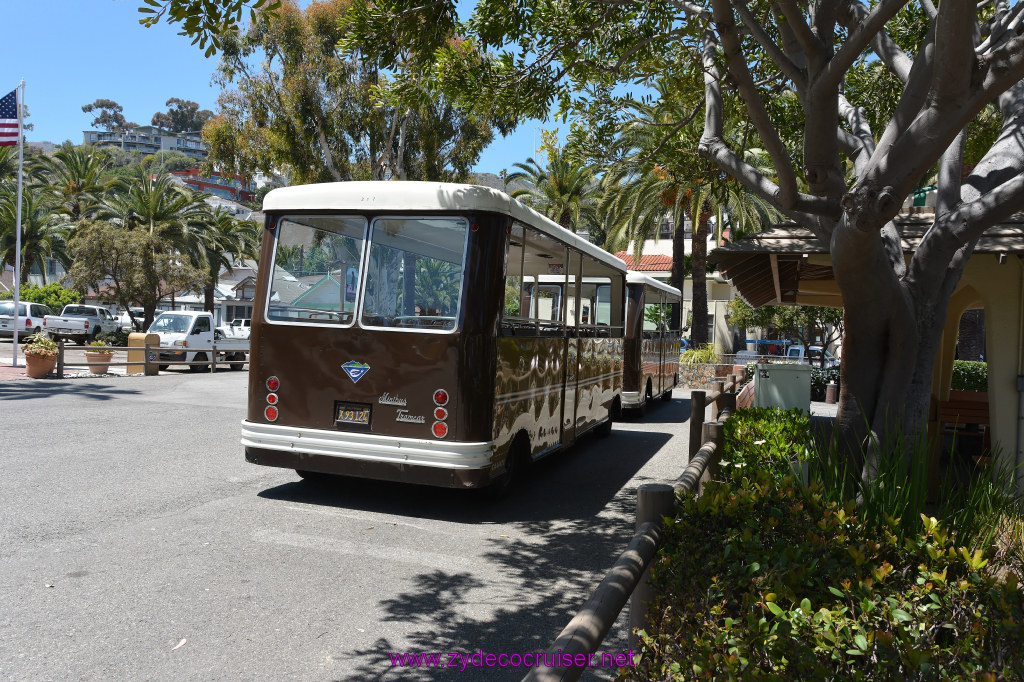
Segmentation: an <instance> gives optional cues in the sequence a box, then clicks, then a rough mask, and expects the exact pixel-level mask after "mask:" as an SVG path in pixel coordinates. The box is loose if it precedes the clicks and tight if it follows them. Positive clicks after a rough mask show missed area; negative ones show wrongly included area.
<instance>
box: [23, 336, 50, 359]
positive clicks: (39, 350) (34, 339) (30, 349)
mask: <svg viewBox="0 0 1024 682" xmlns="http://www.w3.org/2000/svg"><path fill="white" fill-rule="evenodd" d="M21 350H22V352H24V353H25V355H34V356H36V357H39V358H52V357H55V356H56V355H57V344H56V342H54V341H51V340H50V339H49V338H48V337H46V336H44V335H42V334H32V335H31V336H28V337H26V338H25V343H24V344H22V346H21Z"/></svg>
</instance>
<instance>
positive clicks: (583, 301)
mask: <svg viewBox="0 0 1024 682" xmlns="http://www.w3.org/2000/svg"><path fill="white" fill-rule="evenodd" d="M621 280H622V275H621V274H620V273H618V272H617V271H616V270H615V269H614V268H612V267H611V266H609V265H607V264H605V263H602V262H600V261H598V260H597V259H595V258H592V257H590V256H588V255H586V254H583V276H582V284H581V286H580V311H581V317H580V336H583V337H589V338H608V337H619V336H622V330H623V327H622V296H621V293H619V294H618V296H615V292H616V291H618V290H621V287H622V284H621ZM613 283H618V284H617V285H616V286H617V287H618V289H616V286H613ZM613 297H614V298H616V300H615V301H613V300H612V299H613Z"/></svg>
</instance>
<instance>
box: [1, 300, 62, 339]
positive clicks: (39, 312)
mask: <svg viewBox="0 0 1024 682" xmlns="http://www.w3.org/2000/svg"><path fill="white" fill-rule="evenodd" d="M52 314H53V311H52V310H50V308H49V306H46V305H43V304H42V303H32V302H30V301H19V302H18V320H17V322H15V319H14V301H0V336H4V337H13V336H14V328H15V326H17V328H18V340H19V341H20V340H21V339H24V338H25V337H26V336H28V335H30V334H38V333H39V332H42V331H43V320H44V319H45V318H46V316H47V315H52Z"/></svg>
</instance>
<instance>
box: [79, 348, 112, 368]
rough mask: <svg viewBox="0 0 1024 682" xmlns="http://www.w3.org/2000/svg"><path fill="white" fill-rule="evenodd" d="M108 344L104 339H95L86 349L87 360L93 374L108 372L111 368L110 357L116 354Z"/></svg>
mask: <svg viewBox="0 0 1024 682" xmlns="http://www.w3.org/2000/svg"><path fill="white" fill-rule="evenodd" d="M106 345H107V344H106V343H105V342H103V341H93V342H92V343H90V344H89V346H88V347H86V349H85V361H86V362H87V363H88V364H89V371H90V372H92V373H93V374H106V373H107V370H108V369H109V368H110V358H112V357H113V356H114V351H112V350H110V349H108V348H107V347H106Z"/></svg>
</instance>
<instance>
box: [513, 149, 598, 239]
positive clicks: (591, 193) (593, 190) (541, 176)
mask: <svg viewBox="0 0 1024 682" xmlns="http://www.w3.org/2000/svg"><path fill="white" fill-rule="evenodd" d="M513 165H514V166H515V167H516V168H518V169H519V170H518V171H516V172H514V173H509V174H508V176H507V178H506V179H505V183H506V184H508V183H509V182H513V181H517V180H518V181H520V182H527V183H529V184H530V185H531V187H529V188H527V189H518V190H515V191H514V192H512V196H513V197H515V198H517V199H519V198H523V200H524V203H526V204H527V205H529V206H530V207H532V208H534V209H535V210H537V211H538V212H540V213H542V214H544V215H545V216H547V217H548V218H551V220H554V221H555V222H556V223H558V224H559V225H561V226H562V227H564V228H566V229H567V230H570V231H573V232H575V231H576V230H577V229H578V228H580V227H585V228H588V229H589V228H591V227H593V226H596V225H599V224H600V221H599V220H598V214H597V204H598V200H599V197H600V190H599V183H598V182H597V180H596V179H595V176H594V171H593V168H591V167H590V166H585V165H580V164H577V163H573V161H572V160H571V159H569V158H568V157H567V156H566V155H565V153H564V152H563V151H562V150H561V149H558V148H555V149H552V150H551V151H549V152H548V166H547V168H541V167H540V164H538V163H537V162H536V161H535V160H534V159H533V158H528V159H527V160H526V162H525V163H516V164H513Z"/></svg>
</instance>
